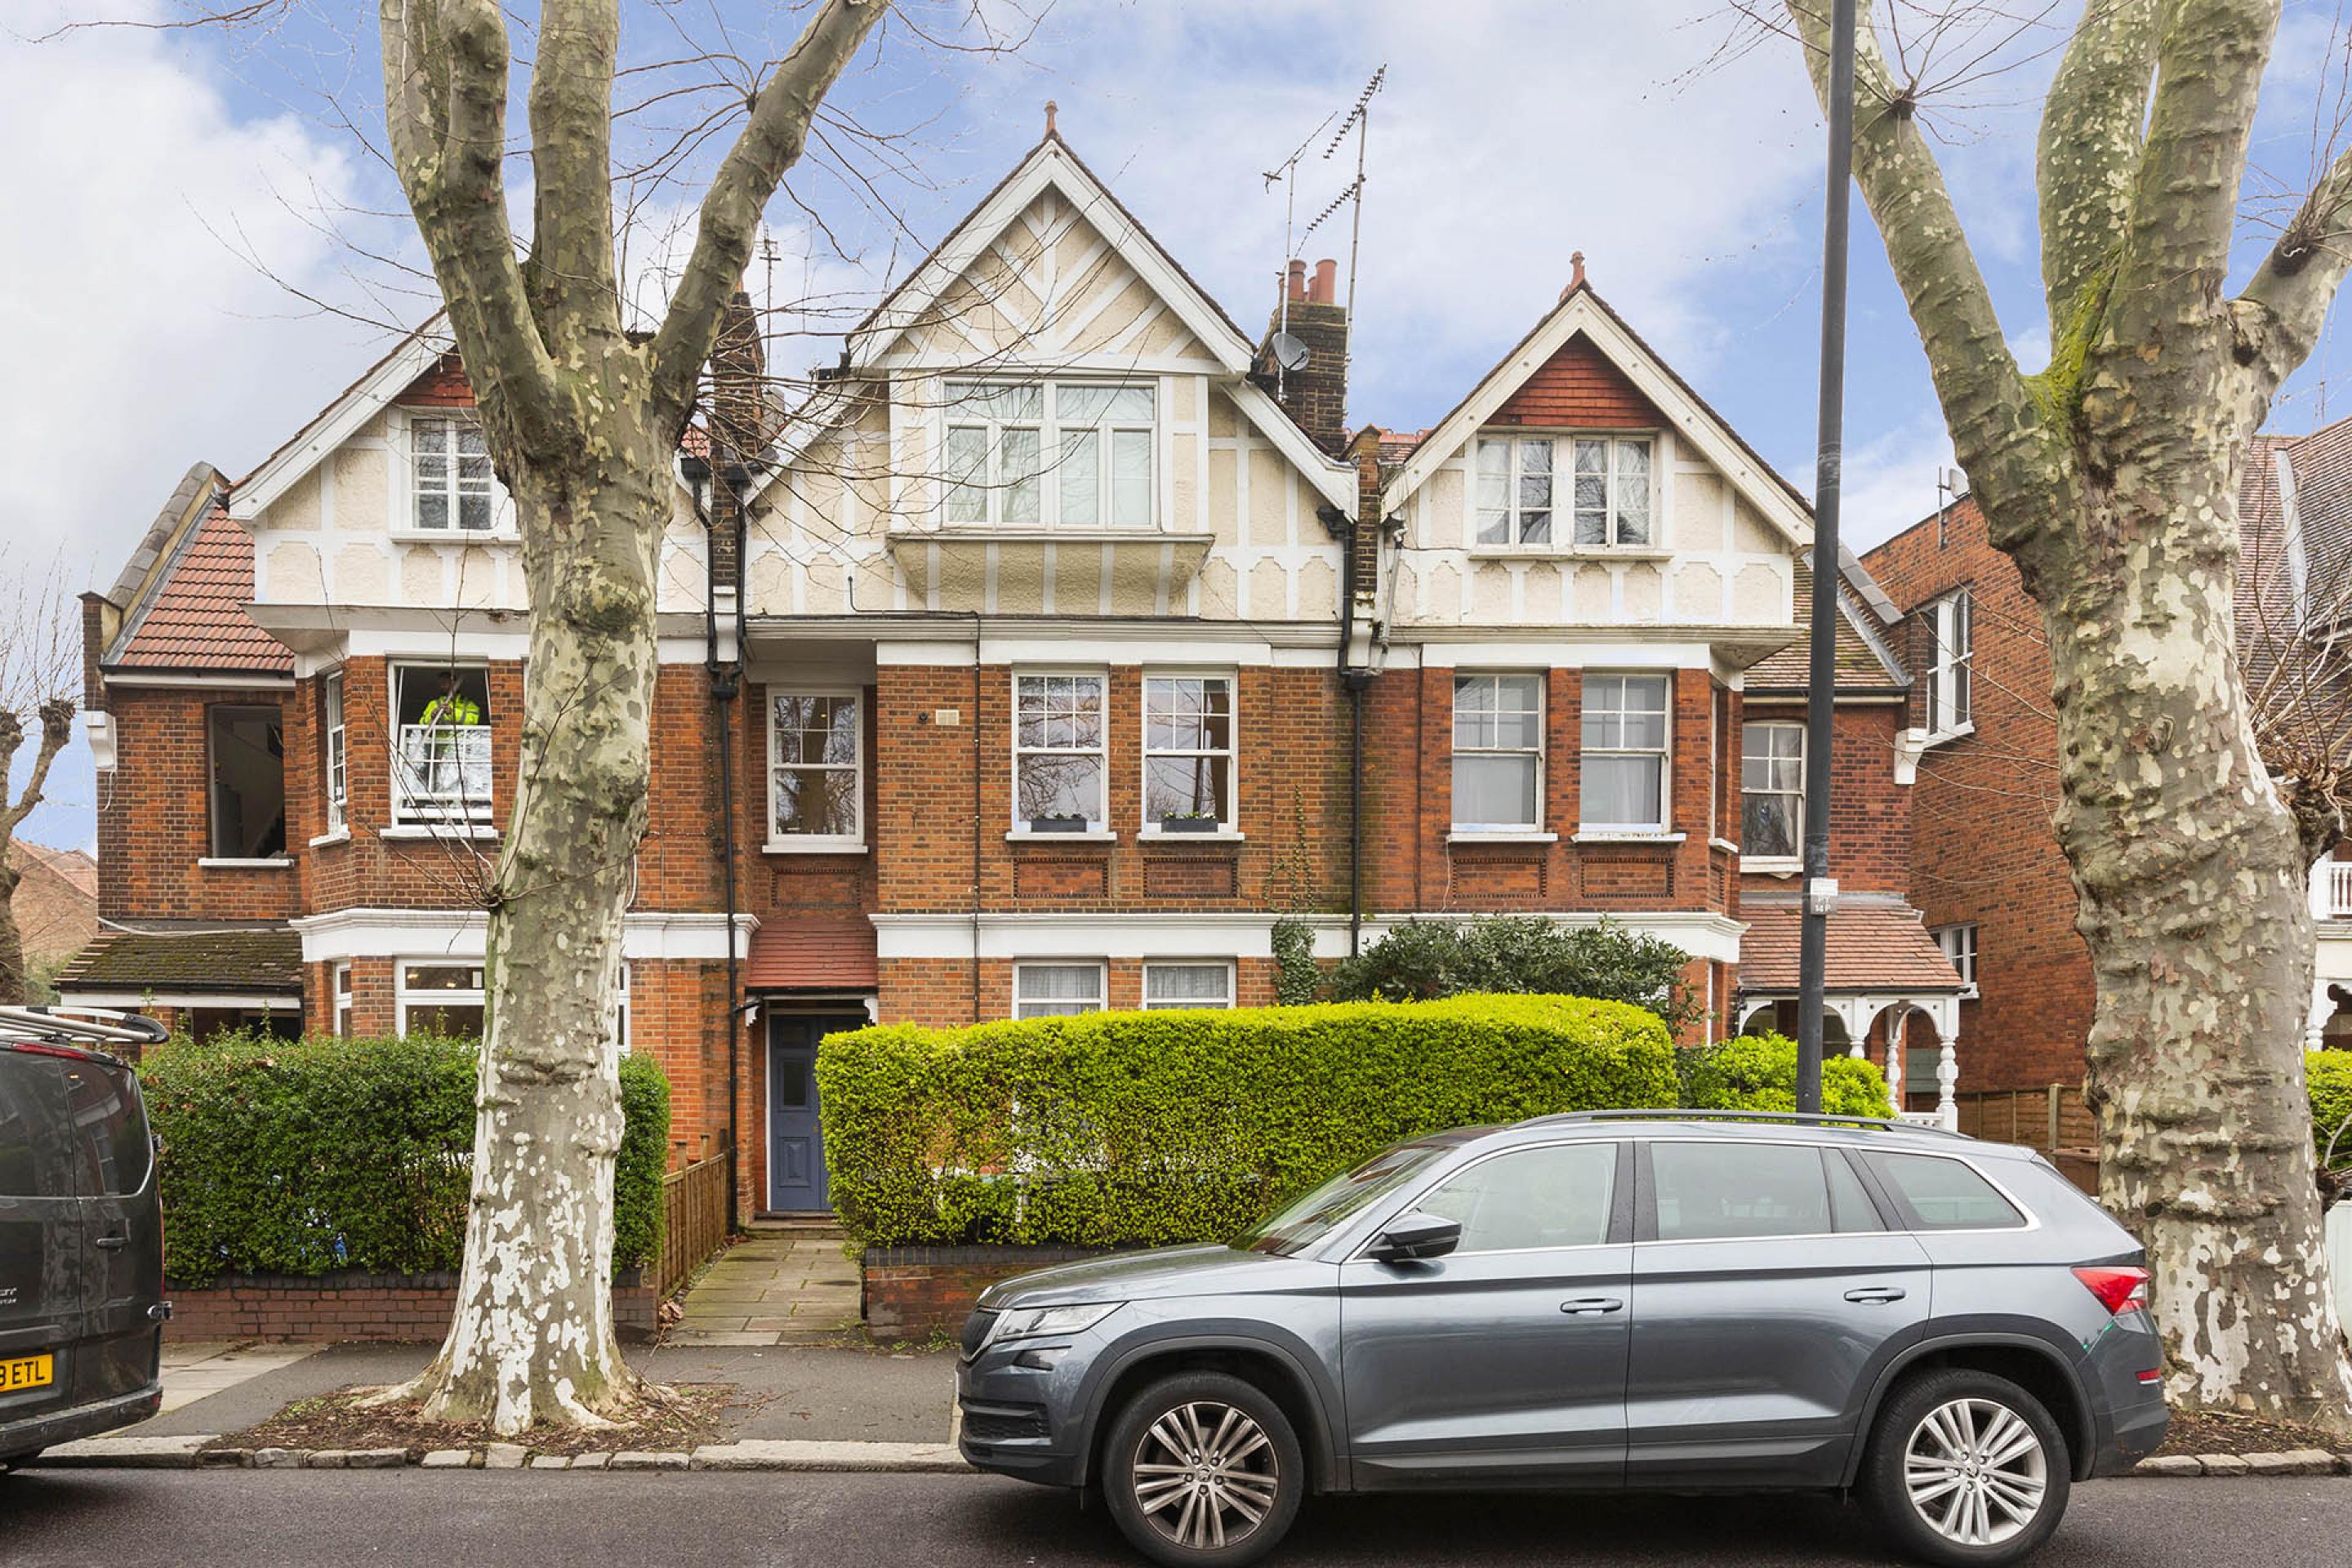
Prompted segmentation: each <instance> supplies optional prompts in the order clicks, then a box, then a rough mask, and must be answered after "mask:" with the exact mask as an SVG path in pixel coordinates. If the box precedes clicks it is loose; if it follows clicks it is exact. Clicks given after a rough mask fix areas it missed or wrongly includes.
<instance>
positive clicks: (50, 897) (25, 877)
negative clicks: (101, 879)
mask: <svg viewBox="0 0 2352 1568" xmlns="http://www.w3.org/2000/svg"><path fill="white" fill-rule="evenodd" d="M8 863H9V865H10V866H11V867H13V868H15V869H16V877H17V882H16V894H15V896H14V897H13V898H11V899H10V900H9V908H10V910H11V912H12V913H13V914H14V915H15V916H16V934H17V937H18V939H19V940H20V941H21V942H23V943H24V948H25V967H26V971H27V972H28V973H31V974H33V975H34V976H36V977H43V978H45V977H47V976H48V975H50V974H51V973H54V972H55V971H56V970H57V968H58V966H59V965H60V964H61V963H64V962H65V961H66V960H67V959H68V958H71V957H72V956H73V955H74V954H75V953H77V952H80V951H81V950H82V948H84V947H85V946H87V945H88V944H89V940H90V939H91V938H92V937H94V936H96V935H97V934H98V862H97V861H96V860H94V859H92V858H90V857H89V855H87V854H85V853H83V852H82V851H81V850H79V849H51V848H49V847H47V846H46V845H40V844H28V843H26V841H25V840H23V839H21V838H19V839H16V840H14V841H12V842H11V843H10V844H9V846H8Z"/></svg>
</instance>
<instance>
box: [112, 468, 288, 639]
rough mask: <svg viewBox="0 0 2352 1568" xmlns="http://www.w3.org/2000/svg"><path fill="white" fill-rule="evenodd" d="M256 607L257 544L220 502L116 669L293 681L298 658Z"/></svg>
mask: <svg viewBox="0 0 2352 1568" xmlns="http://www.w3.org/2000/svg"><path fill="white" fill-rule="evenodd" d="M252 600H253V536H252V535H251V534H249V533H247V532H246V531H245V530H244V529H242V528H240V527H238V526H237V524H236V522H235V521H232V520H231V519H230V517H229V515H228V509H227V508H226V507H225V506H223V505H221V504H220V503H219V502H217V501H215V503H214V504H213V508H212V510H210V511H209V512H207V513H205V518H204V521H201V522H199V523H198V524H197V525H196V530H195V534H194V537H193V538H191V539H190V540H189V541H188V543H187V546H186V548H185V549H184V550H183V551H182V552H181V553H180V558H179V559H178V560H177V561H175V562H173V563H172V566H171V570H170V574H169V575H167V576H166V577H165V578H164V580H163V584H161V585H160V586H159V587H158V588H157V589H156V591H155V597H154V600H153V602H152V603H151V604H150V605H148V607H147V613H146V614H145V615H144V616H142V617H141V618H140V621H139V625H138V626H136V627H135V628H133V630H132V632H131V640H130V641H129V642H128V643H127V644H125V645H124V646H123V647H122V648H121V651H120V652H119V653H118V654H117V655H116V656H115V657H114V658H112V659H110V660H109V661H108V668H117V669H119V668H147V669H202V670H240V671H243V670H250V671H252V672H254V673H256V674H267V675H291V674H293V673H294V654H293V652H292V650H291V649H289V648H288V647H287V646H286V645H285V644H284V643H281V642H279V641H278V639H277V638H276V637H271V636H270V635H269V634H268V632H265V631H263V630H262V629H261V628H260V627H259V626H256V625H254V622H253V617H252V616H248V615H247V614H246V613H245V606H246V605H248V604H250V603H251V602H252Z"/></svg>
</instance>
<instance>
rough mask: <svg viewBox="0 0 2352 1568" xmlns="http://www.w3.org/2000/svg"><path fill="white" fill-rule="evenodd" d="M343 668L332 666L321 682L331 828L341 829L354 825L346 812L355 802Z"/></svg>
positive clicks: (333, 831) (332, 832)
mask: <svg viewBox="0 0 2352 1568" xmlns="http://www.w3.org/2000/svg"><path fill="white" fill-rule="evenodd" d="M344 696H345V692H344V689H343V672H342V671H341V670H340V669H331V670H329V671H328V672H327V674H326V676H325V677H324V679H323V680H322V681H321V684H320V699H319V700H320V710H321V711H320V717H321V718H322V720H323V721H325V724H326V731H327V755H326V760H325V766H324V770H323V771H324V772H325V774H326V788H327V832H328V833H329V834H330V835H332V834H337V833H341V832H344V831H346V830H347V829H348V828H349V827H350V826H351V825H350V823H349V822H348V821H347V820H346V818H345V814H346V812H348V810H349V809H350V806H351V763H352V758H351V734H350V731H349V729H348V728H347V726H346V723H345V720H344V713H343V699H344Z"/></svg>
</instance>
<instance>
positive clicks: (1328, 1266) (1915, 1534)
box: [958, 1112, 2168, 1565]
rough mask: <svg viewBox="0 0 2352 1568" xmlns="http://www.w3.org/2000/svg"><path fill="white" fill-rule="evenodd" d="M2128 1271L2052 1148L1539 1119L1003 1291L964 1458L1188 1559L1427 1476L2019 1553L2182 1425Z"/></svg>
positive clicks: (2111, 1232)
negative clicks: (1210, 1228) (1707, 1498)
mask: <svg viewBox="0 0 2352 1568" xmlns="http://www.w3.org/2000/svg"><path fill="white" fill-rule="evenodd" d="M2143 1263H2144V1258H2143V1255H2142V1253H2141V1250H2140V1247H2139V1246H2138V1244H2137V1242H2135V1241H2134V1240H2133V1239H2132V1237H2130V1236H2129V1235H2128V1234H2127V1233H2126V1232H2125V1231H2124V1229H2123V1228H2122V1227H2121V1226H2117V1225H2116V1223H2115V1222H2114V1221H2113V1220H2111V1219H2109V1218H2108V1217H2107V1215H2105V1213H2104V1212H2103V1211H2101V1210H2100V1209H2099V1208H2098V1206H2097V1205H2095V1204H2093V1203H2092V1202H2091V1201H2090V1200H2089V1199H2087V1198H2085V1197H2084V1195H2083V1194H2081V1193H2080V1192H2078V1191H2076V1190H2075V1188H2074V1187H2073V1186H2072V1185H2071V1184H2068V1183H2067V1181H2066V1180H2065V1178H2063V1176H2061V1175H2060V1174H2059V1173H2057V1171H2056V1170H2054V1169H2053V1168H2052V1167H2051V1165H2050V1164H2049V1163H2047V1162H2045V1161H2044V1160H2042V1158H2041V1157H2040V1156H2039V1155H2037V1154H2035V1153H2033V1152H2032V1151H2030V1150H2024V1149H2014V1148H2005V1147H2001V1146H1999V1145H1995V1144H1990V1143H1979V1142H1975V1141H1974V1140H1971V1139H1967V1138H1963V1137H1960V1136H1959V1135H1958V1134H1956V1133H1947V1132H1941V1131H1930V1130H1923V1129H1919V1128H1914V1127H1908V1126H1904V1125H1900V1124H1896V1123H1890V1122H1860V1123H1858V1122H1855V1121H1835V1120H1832V1119H1828V1118H1807V1117H1798V1116H1774V1115H1755V1116H1741V1115H1723V1116H1706V1117H1705V1118H1704V1119H1695V1118H1692V1117H1690V1116H1688V1115H1686V1114H1685V1115H1680V1116H1667V1115H1661V1114H1660V1113H1655V1112H1650V1113H1642V1112H1593V1113H1586V1114H1580V1115H1574V1116H1559V1117H1547V1118H1543V1119H1540V1120H1538V1121H1528V1122H1523V1123H1521V1124H1519V1125H1517V1126H1515V1127H1507V1128H1500V1129H1496V1128H1478V1129H1470V1130H1465V1131H1456V1132H1448V1133H1443V1134H1440V1135H1437V1136H1434V1137H1430V1138H1423V1139H1420V1140H1417V1141H1415V1142H1410V1143H1402V1144H1399V1145H1398V1146H1397V1147H1395V1148H1393V1149H1391V1150H1389V1151H1388V1152H1385V1153H1383V1154H1381V1155H1380V1156H1378V1157H1377V1158H1375V1159H1372V1160H1370V1161H1369V1162H1367V1163H1364V1164H1362V1165H1360V1166H1359V1167H1358V1168H1356V1169H1355V1170H1353V1171H1350V1172H1349V1173H1346V1174H1345V1175H1341V1176H1337V1177H1334V1178H1333V1179H1332V1180H1330V1181H1328V1182H1327V1183H1325V1184H1323V1185H1322V1186H1320V1187H1318V1188H1317V1189H1316V1190H1315V1191H1313V1192H1311V1193H1309V1194H1307V1195H1306V1196H1305V1197H1303V1198H1300V1199H1299V1200H1298V1201H1297V1202H1296V1203H1294V1204H1292V1205H1289V1206H1288V1207H1286V1208H1285V1209H1284V1210H1283V1211H1282V1212H1281V1213H1279V1214H1277V1215H1275V1216H1274V1217H1273V1218H1271V1219H1269V1220H1267V1221H1265V1223H1264V1224H1262V1225H1261V1226H1258V1227H1257V1228H1256V1229H1255V1230H1254V1231H1252V1232H1250V1233H1249V1234H1247V1235H1245V1236H1243V1237H1239V1238H1237V1239H1236V1240H1235V1241H1234V1243H1233V1244H1232V1245H1230V1246H1226V1247H1175V1248H1170V1249H1167V1250H1162V1251H1157V1252H1148V1253H1138V1254H1129V1255H1127V1256H1123V1257H1118V1258H1107V1259H1103V1260H1100V1261H1096V1262H1087V1263H1079V1264H1073V1265H1070V1266H1067V1267H1064V1268H1048V1269H1045V1270H1042V1271H1040V1272H1038V1273H1034V1274H1028V1275H1024V1276H1023V1277H1021V1278H1019V1279H1012V1280H1007V1281H1005V1282H1004V1283H1003V1284H1000V1285H998V1286H996V1287H994V1288H993V1289H991V1290H989V1291H988V1293H987V1294H986V1295H984V1296H982V1298H981V1300H980V1303H979V1307H978V1310H975V1311H974V1312H973V1313H972V1315H971V1320H970V1321H969V1322H967V1323H966V1325H965V1327H964V1332H963V1344H962V1365H961V1371H960V1373H959V1375H958V1393H959V1396H960V1399H961V1405H962V1417H963V1419H962V1436H961V1445H962V1449H963V1454H964V1457H965V1458H968V1459H969V1460H971V1462H972V1463H973V1464H974V1465H977V1466H979V1467H980V1468H982V1469H988V1470H994V1471H999V1472H1001V1473H1003V1474H1005V1475H1009V1476H1017V1477H1020V1478H1022V1479H1025V1480H1032V1481H1038V1482H1042V1483H1045V1484H1047V1485H1054V1486H1065V1487H1079V1488H1086V1489H1089V1490H1090V1491H1098V1492H1099V1494H1100V1496H1101V1497H1102V1499H1103V1500H1104V1502H1105V1503H1106V1505H1107V1506H1108V1509H1109V1510H1110V1512H1111V1514H1112V1516H1113V1517H1114V1518H1115V1519H1116V1520H1117V1521H1118V1524H1119V1527H1120V1529H1121V1530H1122V1531H1124V1532H1125V1533H1126V1535H1127V1537H1128V1539H1129V1541H1131V1542H1134V1544H1135V1545H1136V1546H1137V1547H1138V1548H1139V1549H1140V1550H1141V1551H1142V1552H1144V1554H1145V1555H1147V1556H1149V1557H1151V1558H1153V1559H1155V1560H1156V1561H1158V1562H1160V1563H1176V1564H1187V1565H1191V1564H1231V1563H1248V1562H1252V1561H1254V1560H1255V1559H1256V1558H1258V1557H1259V1556H1261V1555H1263V1554H1264V1553H1265V1552H1267V1551H1270V1550H1271V1549H1272V1548H1273V1547H1274V1546H1275V1544H1276V1542H1279V1541H1280V1540H1281V1538H1282V1536H1283V1533H1284V1532H1285V1531H1286V1530H1288V1529H1289V1527H1290V1523H1291V1521H1292V1520H1293V1518H1294V1517H1295V1516H1296V1515H1297V1510H1298V1505H1299V1500H1301V1499H1302V1498H1303V1497H1304V1496H1305V1495H1306V1494H1307V1493H1308V1492H1309V1491H1323V1492H1350V1491H1357V1492H1360V1491H1389V1490H1396V1489H1408V1488H1438V1487H1444V1488H1459V1489H1496V1488H1522V1487H1544V1488H1560V1487H1582V1488H1619V1489H1632V1488H1664V1489H1675V1490H1709V1489H1754V1490H1763V1489H1821V1490H1829V1491H1850V1492H1853V1493H1858V1494H1859V1495H1860V1497H1861V1498H1862V1500H1864V1502H1865V1503H1866V1504H1868V1505H1869V1506H1870V1508H1871V1509H1872V1510H1873V1511H1874V1513H1875V1514H1876V1515H1877V1516H1878V1518H1879V1519H1880V1520H1881V1521H1883V1523H1884V1525H1885V1529H1886V1530H1887V1531H1889V1532H1890V1533H1891V1535H1892V1537H1893V1539H1894V1541H1895V1543H1896V1544H1897V1545H1898V1546H1900V1547H1902V1548H1903V1549H1905V1550H1906V1551H1907V1552H1910V1553H1912V1554H1913V1555H1916V1556H1917V1557H1920V1558H1923V1559H1926V1560H1927V1561H1929V1562H1933V1563H1956V1564H1957V1563H1968V1564H1994V1563H2010V1562H2014V1561H2016V1560H2017V1559H2019V1558H2021V1557H2023V1556H2025V1555H2026V1554H2027V1553H2028V1552H2032V1551H2033V1550H2034V1549H2035V1548H2036V1547H2038V1546H2039V1545H2041V1543H2042V1542H2043V1541H2045V1540H2046V1539H2048V1537H2049V1535H2050V1533H2051V1531H2053V1530H2055V1529H2056V1528H2057V1525H2058V1520H2059V1516H2060V1515H2061V1514H2062V1513H2063V1511H2064V1510H2065V1506H2066V1494H2067V1488H2068V1485H2069V1483H2070V1482H2072V1481H2075V1480H2083V1479H2088V1478H2090V1477H2092V1476H2102V1475H2111V1474H2114V1473H2116V1472H2117V1471H2120V1470H2122V1469H2125V1468H2128V1467H2129V1466H2130V1464H2131V1463H2132V1462H2133V1461H2134V1460H2136V1459H2137V1458H2139V1457H2140V1456H2141V1455H2144V1454H2146V1453H2147V1452H2148V1451H2149V1450H2151V1449H2153V1448H2154V1447H2157V1445H2158V1443H2160V1442H2161V1441H2162V1440H2163V1437H2164V1432H2165V1426H2166V1422H2167V1419H2168V1417H2167V1415H2166V1412H2165V1406H2164V1398H2163V1392H2162V1381H2163V1372H2162V1368H2163V1364H2164V1363H2163V1354H2162V1352H2161V1349H2160V1348H2159V1345H2158V1337H2157V1333H2156V1329H2155V1325H2154V1322H2153V1321H2152V1320H2151V1319H2150V1317H2149V1314H2148V1311H2147V1284H2148V1275H2147V1270H2146V1268H2144V1267H2143Z"/></svg>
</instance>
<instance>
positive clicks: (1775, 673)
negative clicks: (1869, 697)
mask: <svg viewBox="0 0 2352 1568" xmlns="http://www.w3.org/2000/svg"><path fill="white" fill-rule="evenodd" d="M1840 575H1841V581H1840V582H1839V584H1838V635H1837V689H1839V690H1840V691H1846V692H1855V693H1860V692H1865V691H1871V692H1884V691H1900V690H1904V689H1907V688H1908V687H1909V686H1910V684H1911V677H1910V674H1909V672H1908V671H1906V669H1905V668H1903V661H1902V660H1901V659H1900V658H1897V657H1896V656H1895V645H1894V641H1893V639H1892V638H1891V637H1889V635H1888V627H1887V624H1886V622H1885V619H1884V618H1883V617H1882V616H1880V615H1878V614H1876V613H1874V609H1873V606H1872V605H1871V603H1870V602H1869V596H1866V595H1864V593H1863V592H1862V591H1860V590H1861V584H1857V583H1856V578H1857V577H1859V578H1860V579H1861V580H1862V584H1867V588H1868V591H1869V595H1870V596H1874V597H1875V598H1876V599H1877V600H1878V601H1879V602H1880V603H1883V604H1885V606H1886V608H1887V609H1889V610H1891V609H1893V608H1894V605H1893V602H1892V601H1890V600H1888V599H1887V598H1886V595H1885V594H1884V593H1883V592H1880V591H1879V588H1878V584H1877V582H1876V581H1875V580H1874V579H1873V578H1871V576H1870V574H1868V573H1866V572H1864V570H1863V566H1862V563H1861V562H1859V561H1854V560H1852V559H1850V558H1849V560H1848V562H1847V564H1846V569H1845V570H1844V572H1843V573H1842V574H1840ZM1796 603H1797V629H1798V631H1799V633H1800V634H1801V635H1800V636H1799V637H1797V639H1796V640H1795V641H1794V642H1792V643H1790V644H1789V645H1788V646H1787V647H1783V648H1781V649H1780V651H1779V652H1777V653H1774V654H1772V655H1770V656H1769V658H1765V659H1764V660H1763V661H1762V662H1760V663H1759V664H1757V665H1756V666H1755V667H1754V668H1750V669H1749V670H1748V675H1747V679H1746V680H1745V682H1744V683H1743V689H1745V690H1746V691H1747V692H1748V695H1749V696H1751V697H1759V696H1763V695H1766V694H1768V693H1778V692H1790V691H1793V692H1802V691H1804V690H1805V689H1808V688H1809V687H1811V685H1812V638H1811V627H1812V624H1813V574H1812V571H1811V567H1810V566H1809V565H1808V563H1806V561H1805V560H1804V559H1803V558H1799V560H1798V562H1797V568H1796Z"/></svg>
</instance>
